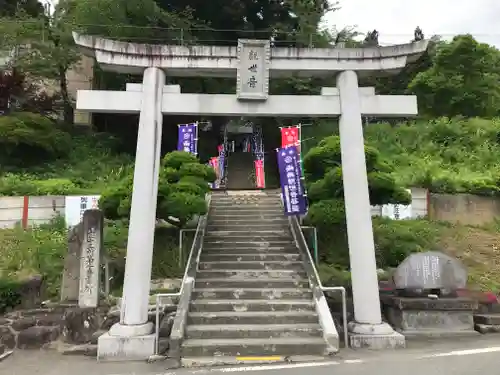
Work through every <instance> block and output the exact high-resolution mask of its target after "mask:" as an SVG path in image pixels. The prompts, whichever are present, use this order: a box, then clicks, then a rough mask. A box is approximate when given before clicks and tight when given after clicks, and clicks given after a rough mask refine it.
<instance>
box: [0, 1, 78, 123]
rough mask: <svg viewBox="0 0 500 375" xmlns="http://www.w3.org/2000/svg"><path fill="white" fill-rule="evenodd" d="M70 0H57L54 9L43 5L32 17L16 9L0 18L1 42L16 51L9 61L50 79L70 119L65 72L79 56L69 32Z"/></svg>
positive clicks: (28, 72) (32, 74)
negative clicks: (55, 86) (42, 9)
mask: <svg viewBox="0 0 500 375" xmlns="http://www.w3.org/2000/svg"><path fill="white" fill-rule="evenodd" d="M72 5H73V2H72V1H71V0H61V1H59V2H58V4H57V5H56V7H55V8H54V11H53V12H51V11H50V10H49V9H47V11H46V12H44V13H42V14H40V15H39V16H38V17H36V18H32V17H28V16H26V14H25V13H23V12H21V13H18V14H17V15H16V16H15V17H12V18H6V19H3V20H1V21H0V38H1V41H2V42H3V45H4V46H8V48H9V49H15V50H16V51H18V52H17V53H16V54H15V56H14V58H13V60H12V65H13V66H14V67H15V68H16V69H18V70H20V71H22V72H23V73H24V74H26V75H27V76H29V77H31V78H35V79H41V80H46V81H47V84H48V83H49V82H50V81H52V82H55V83H56V85H57V86H58V90H57V91H58V92H59V93H60V96H61V99H62V109H63V111H62V112H63V120H64V121H65V122H66V123H68V124H72V123H73V98H71V97H70V94H69V92H68V82H67V78H66V73H67V71H68V70H69V69H70V68H73V67H75V66H76V65H77V63H78V62H79V61H80V59H81V54H80V53H79V51H78V50H77V48H76V46H75V44H74V42H73V37H72V35H71V32H72V29H73V26H72V22H71V10H72Z"/></svg>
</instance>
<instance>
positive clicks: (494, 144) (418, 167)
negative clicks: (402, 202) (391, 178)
mask: <svg viewBox="0 0 500 375" xmlns="http://www.w3.org/2000/svg"><path fill="white" fill-rule="evenodd" d="M365 133H366V140H367V142H368V143H369V144H371V145H373V146H375V147H376V148H377V149H378V150H379V151H380V153H381V154H382V156H383V157H384V159H385V160H386V162H387V163H388V164H389V165H391V166H392V167H394V169H395V172H394V175H395V177H396V178H397V180H398V181H399V182H401V183H402V184H403V185H406V186H420V187H427V188H429V189H430V190H431V191H433V192H436V193H466V192H467V193H473V194H478V195H497V194H498V193H499V192H500V163H499V162H498V160H499V159H498V158H499V156H498V155H500V120H499V119H493V120H485V119H479V118H475V119H469V120H466V119H451V120H450V119H448V118H440V119H435V120H429V121H417V122H410V123H401V124H398V125H395V126H391V125H390V124H383V123H382V124H372V125H368V126H367V127H366V130H365Z"/></svg>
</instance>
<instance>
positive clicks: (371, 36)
mask: <svg viewBox="0 0 500 375" xmlns="http://www.w3.org/2000/svg"><path fill="white" fill-rule="evenodd" d="M363 45H365V46H367V47H377V46H378V45H379V44H378V31H377V30H373V31H370V32H368V33H366V37H365V40H364V41H363Z"/></svg>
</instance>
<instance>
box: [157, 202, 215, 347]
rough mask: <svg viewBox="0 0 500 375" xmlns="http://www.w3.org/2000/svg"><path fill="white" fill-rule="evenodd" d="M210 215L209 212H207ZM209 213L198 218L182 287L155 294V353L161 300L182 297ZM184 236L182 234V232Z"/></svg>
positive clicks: (158, 340)
mask: <svg viewBox="0 0 500 375" xmlns="http://www.w3.org/2000/svg"><path fill="white" fill-rule="evenodd" d="M207 204H208V205H210V197H208V198H207ZM207 215H208V214H207ZM207 215H204V216H200V218H199V219H198V225H197V226H196V233H195V236H194V240H193V244H192V245H191V250H190V252H189V257H188V260H187V262H186V268H185V271H184V276H183V278H182V284H181V288H180V290H179V291H178V292H175V293H158V294H156V295H155V297H156V298H155V355H158V352H159V345H160V304H161V303H160V300H161V299H162V298H164V297H180V296H181V295H182V292H183V291H184V286H185V285H187V284H188V281H189V279H190V275H189V271H190V269H191V266H192V264H191V263H192V258H193V254H194V252H195V250H199V247H201V245H202V244H201V241H200V240H201V239H202V238H203V235H204V232H205V223H206V220H207ZM181 236H182V234H181ZM200 254H201V252H200V251H198V254H197V259H196V262H195V264H196V268H198V263H199V257H200Z"/></svg>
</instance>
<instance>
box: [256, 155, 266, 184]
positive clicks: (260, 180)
mask: <svg viewBox="0 0 500 375" xmlns="http://www.w3.org/2000/svg"><path fill="white" fill-rule="evenodd" d="M255 185H256V186H257V188H258V189H264V188H265V187H266V181H265V177H264V161H263V160H255Z"/></svg>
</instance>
